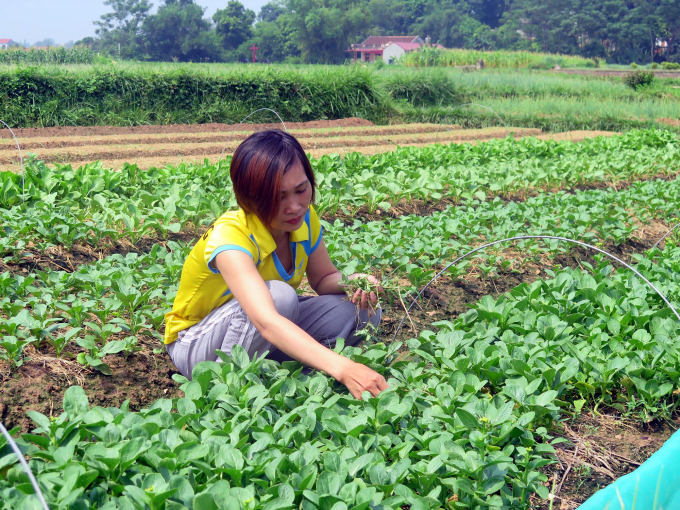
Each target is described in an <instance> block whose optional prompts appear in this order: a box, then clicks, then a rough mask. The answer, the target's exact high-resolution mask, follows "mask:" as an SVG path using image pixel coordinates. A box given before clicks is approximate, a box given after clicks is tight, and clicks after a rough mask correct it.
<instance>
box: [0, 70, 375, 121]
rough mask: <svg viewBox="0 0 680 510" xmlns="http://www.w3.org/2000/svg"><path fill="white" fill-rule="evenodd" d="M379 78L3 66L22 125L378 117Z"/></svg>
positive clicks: (5, 86) (1, 85) (2, 101)
mask: <svg viewBox="0 0 680 510" xmlns="http://www.w3.org/2000/svg"><path fill="white" fill-rule="evenodd" d="M374 81H375V78H374V75H373V73H372V72H371V71H369V70H366V69H363V68H360V67H342V68H338V67H335V68H330V67H321V66H320V67H314V68H310V69H306V70H301V69H296V68H288V67H283V66H279V67H275V66H271V67H270V66H262V67H259V66H257V67H255V66H238V65H233V66H230V67H229V72H224V70H220V72H213V71H211V70H210V68H206V67H198V66H190V65H189V66H181V67H160V66H149V67H143V66H136V67H130V68H125V67H121V66H103V67H79V68H75V69H68V68H66V69H65V68H57V67H16V68H14V69H0V118H3V119H5V120H6V121H7V122H8V123H9V124H10V125H12V126H17V127H34V126H37V127H40V126H61V125H135V124H185V123H186V124H189V123H207V122H225V123H235V122H239V121H240V120H241V119H243V117H245V116H246V115H248V114H249V113H251V112H252V111H253V110H256V109H258V108H262V107H268V108H272V109H274V110H276V111H277V112H278V113H279V114H280V115H281V116H282V117H283V118H284V119H286V120H288V121H308V120H319V119H339V118H344V117H363V118H367V119H376V120H378V119H380V118H382V117H384V116H385V113H386V112H385V110H386V108H388V106H387V105H386V103H385V97H384V93H382V92H381V91H380V90H379V88H378V87H377V86H376V84H375V83H374ZM253 121H258V120H257V119H253ZM259 121H260V122H261V121H262V119H260V120H259Z"/></svg>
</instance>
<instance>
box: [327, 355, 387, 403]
mask: <svg viewBox="0 0 680 510" xmlns="http://www.w3.org/2000/svg"><path fill="white" fill-rule="evenodd" d="M336 379H337V380H338V381H339V382H341V383H342V384H344V385H345V386H347V389H348V390H349V392H350V393H351V394H352V395H353V396H354V398H357V399H359V400H361V394H362V393H363V392H364V391H368V392H370V393H371V395H373V396H374V397H375V396H377V395H378V393H380V392H381V391H382V390H386V389H387V388H389V386H388V384H387V381H386V380H385V378H384V377H383V376H382V375H380V374H379V373H378V372H376V371H375V370H372V369H370V368H368V367H367V366H366V365H362V364H361V363H355V362H354V361H351V360H349V359H348V360H347V363H343V366H342V368H341V370H340V373H339V374H338V376H337V377H336Z"/></svg>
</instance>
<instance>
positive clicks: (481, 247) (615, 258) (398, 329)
mask: <svg viewBox="0 0 680 510" xmlns="http://www.w3.org/2000/svg"><path fill="white" fill-rule="evenodd" d="M527 239H552V240H555V241H563V242H566V243H571V244H576V245H578V246H582V247H583V248H588V249H590V250H594V251H596V252H598V253H601V254H602V255H606V256H607V257H609V258H610V259H612V260H614V261H616V262H618V263H619V264H621V265H622V266H624V267H625V268H626V269H630V270H631V271H633V273H635V275H636V276H638V277H639V278H640V279H641V280H642V281H644V282H645V283H646V284H647V285H649V287H651V289H652V290H653V291H654V292H656V293H657V294H658V295H659V297H661V299H663V301H664V303H666V305H667V306H668V308H670V309H671V311H672V312H673V313H674V314H675V316H676V317H677V319H678V321H680V314H679V313H678V311H677V310H676V309H675V307H674V306H673V305H672V304H671V302H670V301H669V300H668V298H667V297H666V296H664V295H663V293H662V292H661V291H660V290H659V289H657V288H656V287H655V286H654V284H653V283H652V282H650V281H649V280H648V279H647V278H645V277H644V276H643V275H642V274H641V273H640V272H639V271H638V270H637V269H635V268H634V267H632V266H631V265H630V264H628V263H626V262H624V261H623V260H621V259H620V258H618V257H617V256H616V255H612V254H611V253H608V252H606V251H604V250H602V249H600V248H598V247H597V246H592V245H590V244H587V243H584V242H581V241H575V240H574V239H568V238H566V237H558V236H549V235H531V236H515V237H508V238H506V239H500V240H498V241H494V242H492V243H486V244H483V245H482V246H479V247H477V248H475V249H474V250H470V251H469V252H467V253H465V254H463V255H461V256H460V257H458V258H456V259H455V260H454V261H453V262H450V263H449V264H447V265H446V267H444V269H442V270H441V271H439V272H438V273H437V274H436V275H434V277H433V278H432V279H431V280H430V281H429V282H428V283H427V284H426V285H425V286H424V287H423V288H422V289H421V291H420V292H418V295H417V296H416V297H415V299H414V300H413V301H412V302H411V304H410V305H409V307H408V308H407V309H406V313H405V314H404V316H403V317H402V318H401V321H400V322H399V325H398V326H397V330H396V331H395V332H394V336H393V337H392V341H395V340H396V338H397V335H398V334H399V331H401V328H402V326H403V325H404V321H405V320H406V317H408V314H409V312H410V311H411V308H412V307H413V305H414V304H415V303H416V301H417V300H418V299H419V298H420V296H422V294H423V292H425V290H426V289H427V288H428V287H429V286H430V285H432V284H433V283H434V282H435V280H437V278H439V277H440V276H441V275H442V274H443V273H444V272H445V271H446V270H447V269H448V268H450V267H451V266H453V265H454V264H457V263H458V262H459V261H461V260H463V259H465V258H467V257H469V256H470V255H472V254H474V253H477V252H478V251H481V250H483V249H485V248H488V247H489V246H494V245H497V244H501V243H507V242H510V241H521V240H527Z"/></svg>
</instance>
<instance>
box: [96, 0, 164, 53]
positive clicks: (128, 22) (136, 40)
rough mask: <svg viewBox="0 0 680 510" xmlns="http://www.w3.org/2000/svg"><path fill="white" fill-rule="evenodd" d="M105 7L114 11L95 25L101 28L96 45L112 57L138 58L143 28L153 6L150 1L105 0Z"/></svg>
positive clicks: (97, 31)
mask: <svg viewBox="0 0 680 510" xmlns="http://www.w3.org/2000/svg"><path fill="white" fill-rule="evenodd" d="M104 5H107V6H109V7H111V8H112V9H113V12H109V13H106V14H104V15H103V16H101V19H100V20H99V21H95V22H94V24H95V25H97V26H98V27H99V28H97V29H96V30H95V33H96V34H97V35H98V36H99V41H98V44H97V45H96V46H97V47H98V48H99V49H101V50H102V51H105V52H108V53H110V54H112V55H118V54H119V53H120V57H121V58H125V59H130V58H137V57H139V56H140V53H141V45H142V39H141V26H142V23H143V22H144V20H145V19H146V17H147V16H148V15H149V11H150V10H151V7H152V4H151V2H150V1H149V0H104Z"/></svg>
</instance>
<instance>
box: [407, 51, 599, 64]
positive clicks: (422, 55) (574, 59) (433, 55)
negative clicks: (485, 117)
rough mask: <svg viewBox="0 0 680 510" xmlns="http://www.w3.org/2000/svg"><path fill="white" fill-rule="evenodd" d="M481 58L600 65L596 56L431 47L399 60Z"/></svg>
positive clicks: (469, 60) (499, 61) (465, 61)
mask: <svg viewBox="0 0 680 510" xmlns="http://www.w3.org/2000/svg"><path fill="white" fill-rule="evenodd" d="M479 60H483V61H484V67H491V68H522V67H525V68H530V69H550V68H552V67H555V66H556V65H559V66H561V67H597V66H598V62H597V61H596V60H593V59H586V58H583V57H578V56H572V55H555V54H552V53H535V52H531V51H504V50H498V51H479V50H463V49H444V48H431V47H425V48H421V49H420V50H418V51H414V52H412V53H407V54H406V55H404V56H403V57H402V58H401V59H400V60H399V63H400V64H402V65H405V66H408V67H454V66H464V65H474V64H476V63H477V62H478V61H479Z"/></svg>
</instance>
